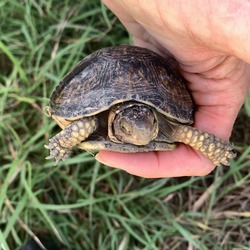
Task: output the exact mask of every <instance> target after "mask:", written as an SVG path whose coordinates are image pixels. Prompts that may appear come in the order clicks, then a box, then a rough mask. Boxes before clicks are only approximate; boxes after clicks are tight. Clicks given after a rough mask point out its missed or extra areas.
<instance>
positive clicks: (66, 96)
mask: <svg viewBox="0 0 250 250" xmlns="http://www.w3.org/2000/svg"><path fill="white" fill-rule="evenodd" d="M194 110H195V105H194V102H193V99H192V97H191V94H190V92H189V90H188V88H187V86H186V82H185V80H184V78H183V77H182V76H181V75H180V73H179V71H178V70H177V68H176V67H175V66H174V63H173V60H169V59H166V58H163V57H162V56H160V55H159V54H157V53H155V52H153V51H151V50H149V49H146V48H142V47H138V46H132V45H117V46H111V47H106V48H103V49H100V50H97V51H95V52H94V53H92V54H90V55H88V56H87V57H85V58H84V59H82V60H81V61H80V62H79V63H78V64H77V65H76V66H75V67H74V68H73V69H72V70H71V71H70V72H69V73H67V74H66V75H65V76H64V77H63V79H62V80H61V81H60V82H59V84H58V85H57V87H56V88H55V90H54V91H53V93H52V95H51V98H50V103H49V107H48V113H49V115H50V116H51V117H52V118H53V119H54V120H55V121H56V123H57V124H58V125H59V126H60V127H61V129H62V130H61V131H60V132H59V133H58V134H56V135H55V136H54V137H52V138H51V139H50V140H49V144H48V145H45V147H46V148H47V149H49V150H50V156H48V157H47V158H46V159H52V158H54V159H55V165H56V164H57V163H58V162H59V161H60V160H65V159H67V158H68V157H69V155H70V152H71V150H72V148H73V147H75V146H76V147H78V148H80V149H84V150H86V151H93V150H108V151H116V152H124V153H131V152H148V151H166V150H174V149H175V148H176V147H177V145H178V143H184V144H186V145H189V146H191V147H192V148H194V149H196V150H199V151H200V152H201V153H202V154H203V155H204V156H206V157H207V158H208V159H210V160H211V161H212V163H213V164H214V165H220V164H222V165H229V160H230V159H232V158H234V157H235V153H234V152H233V146H232V144H231V143H230V142H229V141H225V140H222V139H220V138H218V137H216V136H215V135H213V134H211V133H208V132H205V131H201V130H198V129H196V128H195V127H193V126H192V124H193V122H194Z"/></svg>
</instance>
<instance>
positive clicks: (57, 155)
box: [44, 138, 70, 166]
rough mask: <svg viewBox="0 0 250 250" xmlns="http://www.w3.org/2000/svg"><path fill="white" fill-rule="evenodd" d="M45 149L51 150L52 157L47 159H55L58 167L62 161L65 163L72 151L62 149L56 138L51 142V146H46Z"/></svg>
mask: <svg viewBox="0 0 250 250" xmlns="http://www.w3.org/2000/svg"><path fill="white" fill-rule="evenodd" d="M44 147H45V148H47V149H49V150H50V155H49V156H47V157H46V158H45V159H46V160H50V159H55V164H54V166H55V165H57V164H58V163H59V162H60V161H61V160H62V161H65V160H66V159H67V158H68V157H69V155H70V149H68V148H64V147H62V146H61V145H60V144H59V142H58V141H57V140H56V139H55V138H51V139H50V140H49V145H44Z"/></svg>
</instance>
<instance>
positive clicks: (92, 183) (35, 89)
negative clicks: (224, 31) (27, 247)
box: [0, 0, 250, 250]
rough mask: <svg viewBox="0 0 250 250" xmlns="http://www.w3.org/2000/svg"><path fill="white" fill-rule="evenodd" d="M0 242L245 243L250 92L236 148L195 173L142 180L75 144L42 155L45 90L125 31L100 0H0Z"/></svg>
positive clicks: (249, 210) (110, 245) (123, 38)
mask: <svg viewBox="0 0 250 250" xmlns="http://www.w3.org/2000/svg"><path fill="white" fill-rule="evenodd" d="M0 23H1V25H0V69H1V71H0V145H1V149H0V163H1V167H0V213H1V214H0V244H1V245H0V249H4V250H9V249H10V250H15V249H20V247H21V246H22V245H23V244H24V243H25V242H26V241H28V240H29V239H30V238H35V239H36V240H38V239H40V237H49V238H50V239H52V240H54V241H56V242H61V243H62V244H63V245H65V246H66V248H67V249H77V250H78V249H90V250H91V249H93V250H94V249H102V250H105V249H115V250H116V249H118V250H123V249H124V250H125V249H145V250H146V249H148V250H154V249H160V250H167V249H171V250H172V249H189V250H191V249H204V250H205V249H216V250H218V249H223V250H224V249H234V250H236V249H250V229H249V228H250V196H249V193H250V185H249V184H250V172H249V166H250V146H249V144H250V125H249V124H250V123H249V116H250V97H248V99H247V100H246V104H245V106H244V108H243V109H242V113H241V114H240V115H239V117H238V120H237V122H236V125H235V129H234V132H233V137H232V140H233V142H234V144H235V147H236V151H237V152H238V157H237V159H235V160H234V161H232V164H231V166H230V167H229V168H226V167H218V168H216V170H215V171H214V172H213V173H211V174H210V175H208V176H205V177H197V178H168V179H155V180H150V179H143V178H139V177H134V176H131V175H128V174H126V173H125V172H123V171H119V170H116V169H111V168H108V167H106V166H103V165H101V164H100V163H98V162H96V161H95V160H94V158H93V157H92V156H91V155H89V154H88V153H86V152H83V151H80V150H75V151H74V155H73V156H72V157H71V158H70V159H69V160H67V161H66V162H65V163H60V164H59V165H58V166H56V167H54V166H53V163H52V161H46V160H45V157H46V156H47V155H48V151H47V150H46V149H44V144H46V143H47V142H48V139H49V137H50V136H51V135H52V134H54V133H55V132H56V131H58V127H57V126H56V125H55V123H54V122H53V121H52V120H51V119H50V118H49V117H47V116H46V115H45V107H46V106H47V105H48V101H49V96H50V94H51V92H52V90H53V89H54V87H55V86H56V84H57V83H58V82H59V80H60V79H61V78H62V76H63V75H64V74H65V73H66V72H67V71H68V70H69V69H70V68H71V67H72V66H73V65H75V64H76V63H77V62H78V61H79V60H80V59H81V58H83V57H84V56H86V55H88V54H89V53H91V52H93V51H95V50H96V49H99V48H103V47H106V46H110V45H115V44H121V43H129V42H130V38H129V36H128V34H127V32H126V31H125V29H124V28H123V26H122V25H121V24H120V23H119V20H117V18H116V17H114V15H113V14H112V13H111V12H110V11H108V10H107V9H106V8H105V7H104V6H103V5H102V4H101V3H100V2H99V1H97V0H93V1H88V0H85V1H84V0H82V1H75V3H74V4H73V3H72V1H56V0H55V1H43V0H40V1H32V0H30V1H17V0H8V1H7V0H2V1H1V3H0Z"/></svg>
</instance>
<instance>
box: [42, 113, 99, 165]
mask: <svg viewBox="0 0 250 250" xmlns="http://www.w3.org/2000/svg"><path fill="white" fill-rule="evenodd" d="M97 126H98V121H97V118H95V117H87V118H82V119H79V120H77V121H74V122H72V123H71V124H70V125H69V126H68V127H66V128H64V129H63V130H62V131H61V132H60V133H58V134H56V135H55V136H54V137H52V138H51V139H50V140H49V145H45V148H47V149H49V150H50V156H48V157H46V159H52V158H55V165H56V164H58V162H59V161H60V160H63V161H64V160H66V159H67V158H68V156H69V154H70V152H71V149H72V148H73V147H74V146H76V145H78V144H79V143H81V142H82V141H84V140H85V139H86V138H87V137H89V135H91V134H92V133H93V132H94V131H95V130H96V128H97Z"/></svg>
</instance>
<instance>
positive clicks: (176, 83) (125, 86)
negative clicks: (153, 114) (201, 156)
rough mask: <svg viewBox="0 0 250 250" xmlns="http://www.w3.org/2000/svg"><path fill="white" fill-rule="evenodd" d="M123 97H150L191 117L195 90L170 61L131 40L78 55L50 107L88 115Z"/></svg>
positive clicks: (181, 117)
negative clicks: (132, 43)
mask: <svg viewBox="0 0 250 250" xmlns="http://www.w3.org/2000/svg"><path fill="white" fill-rule="evenodd" d="M124 101H137V102H142V103H146V104H148V105H150V106H153V107H155V108H156V109H157V110H158V111H159V112H161V113H163V114H164V115H166V116H168V117H171V118H175V119H176V120H177V121H179V122H182V123H188V124H189V123H192V122H193V103H192V99H191V96H190V94H189V92H188V90H187V88H186V86H185V84H184V82H183V80H182V78H181V77H180V76H179V75H178V74H177V73H176V72H175V71H174V70H173V68H172V67H171V65H170V64H169V62H168V61H167V60H165V59H164V58H162V57H161V56H159V55H158V54H156V53H154V52H152V51H150V50H148V49H145V48H140V47H136V46H129V45H120V46H115V47H108V48H104V49H101V50H99V51H96V52H94V53H92V54H90V55H89V56H87V57H86V58H84V59H83V60H82V61H80V62H79V63H78V64H77V65H76V67H75V68H74V69H73V70H71V71H70V72H69V73H68V74H67V75H66V76H65V77H64V78H63V79H62V80H61V82H60V83H59V84H58V86H57V87H56V89H55V91H54V92H53V93H52V96H51V100H50V112H51V113H52V114H53V115H56V116H59V117H64V118H74V117H85V116H91V115H94V114H97V113H99V112H101V111H104V110H108V109H109V108H110V107H111V106H112V105H114V104H116V103H120V102H124Z"/></svg>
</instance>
